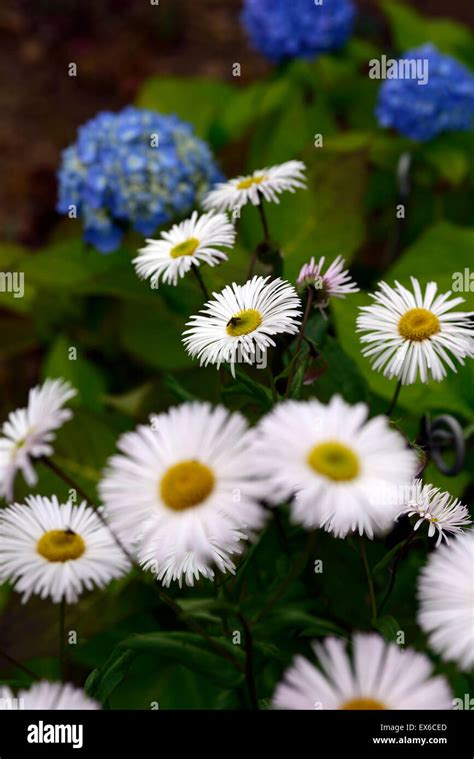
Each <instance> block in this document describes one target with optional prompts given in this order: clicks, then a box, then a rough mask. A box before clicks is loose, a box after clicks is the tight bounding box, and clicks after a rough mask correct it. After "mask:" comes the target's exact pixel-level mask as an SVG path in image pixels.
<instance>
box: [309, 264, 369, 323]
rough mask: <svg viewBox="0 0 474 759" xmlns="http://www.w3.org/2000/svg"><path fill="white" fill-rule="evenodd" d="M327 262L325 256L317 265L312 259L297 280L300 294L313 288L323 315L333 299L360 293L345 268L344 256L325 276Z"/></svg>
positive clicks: (331, 266) (330, 267) (332, 265)
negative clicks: (325, 263)
mask: <svg viewBox="0 0 474 759" xmlns="http://www.w3.org/2000/svg"><path fill="white" fill-rule="evenodd" d="M325 260H326V257H325V256H323V257H322V258H320V259H319V261H318V263H316V261H315V259H314V257H313V258H311V261H310V262H309V263H307V264H304V266H302V268H301V271H300V273H299V275H298V278H297V280H296V289H297V291H298V292H303V291H304V290H306V289H307V288H308V287H310V288H312V293H313V295H314V297H315V300H316V304H317V306H318V308H319V310H320V311H321V313H322V314H323V315H324V309H325V308H327V306H328V304H329V300H330V299H331V298H345V297H346V295H350V294H351V293H358V292H359V288H358V287H357V285H356V283H355V282H353V281H352V279H351V275H350V274H349V270H348V269H345V268H344V267H345V265H346V262H345V260H344V259H343V257H342V256H337V258H336V259H335V260H334V261H333V262H332V264H331V265H330V266H329V268H328V270H327V271H326V273H325V274H323V267H324V262H325Z"/></svg>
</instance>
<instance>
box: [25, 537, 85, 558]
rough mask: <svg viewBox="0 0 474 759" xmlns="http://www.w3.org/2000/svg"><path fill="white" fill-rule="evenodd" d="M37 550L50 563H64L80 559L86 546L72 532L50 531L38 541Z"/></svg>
mask: <svg viewBox="0 0 474 759" xmlns="http://www.w3.org/2000/svg"><path fill="white" fill-rule="evenodd" d="M36 550H37V551H38V553H39V554H40V555H41V556H44V558H45V559H47V560H48V561H62V562H64V561H71V560H74V559H79V557H80V556H82V554H83V553H84V551H85V550H86V546H85V543H84V541H83V539H82V538H81V536H80V535H77V533H75V532H73V531H72V530H48V532H45V533H44V535H42V536H41V537H40V539H39V540H38V542H37V544H36Z"/></svg>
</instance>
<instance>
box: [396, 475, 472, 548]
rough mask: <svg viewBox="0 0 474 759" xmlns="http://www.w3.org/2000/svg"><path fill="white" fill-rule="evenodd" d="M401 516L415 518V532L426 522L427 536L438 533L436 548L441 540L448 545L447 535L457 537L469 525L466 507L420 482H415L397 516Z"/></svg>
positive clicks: (446, 494)
mask: <svg viewBox="0 0 474 759" xmlns="http://www.w3.org/2000/svg"><path fill="white" fill-rule="evenodd" d="M402 514H404V515H406V516H408V517H412V516H416V517H417V521H416V524H415V527H414V529H415V530H417V529H418V528H419V527H420V525H421V524H423V522H428V536H429V537H430V538H432V537H433V535H434V534H435V533H436V532H438V540H437V541H436V545H437V546H438V545H439V544H440V543H441V541H442V539H443V538H444V539H445V541H446V543H448V534H449V535H459V534H460V533H462V532H463V527H467V526H468V525H470V524H471V518H470V515H469V510H468V508H467V506H463V505H462V503H461V501H460V500H458V499H457V498H454V497H453V496H452V495H450V494H449V493H445V492H441V490H440V489H439V488H435V487H433V485H423V482H422V481H421V480H415V482H414V484H413V487H412V497H411V498H410V500H409V501H408V503H407V505H406V507H405V508H404V509H403V511H401V512H400V514H399V515H398V516H401V515H402Z"/></svg>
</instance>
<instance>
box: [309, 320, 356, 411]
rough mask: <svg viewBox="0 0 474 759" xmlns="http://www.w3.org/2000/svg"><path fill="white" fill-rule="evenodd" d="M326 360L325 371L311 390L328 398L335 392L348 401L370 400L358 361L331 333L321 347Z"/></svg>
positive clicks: (310, 387) (319, 396) (323, 397)
mask: <svg viewBox="0 0 474 759" xmlns="http://www.w3.org/2000/svg"><path fill="white" fill-rule="evenodd" d="M321 352H322V356H323V358H324V360H325V362H326V370H325V372H324V373H323V374H322V375H321V376H320V377H319V378H318V379H317V380H316V381H315V382H314V383H313V384H312V385H310V386H309V391H310V392H317V395H318V398H320V399H321V400H323V401H324V400H327V401H329V399H330V398H331V396H332V395H333V394H334V392H337V393H339V394H340V395H342V397H343V398H344V399H345V400H346V401H347V402H348V403H357V402H359V401H366V402H367V401H368V397H369V393H368V386H367V382H366V381H365V379H364V377H363V376H362V374H361V372H360V370H359V368H358V366H357V363H356V362H355V361H354V359H353V358H351V357H350V356H349V355H348V354H347V353H346V352H345V351H344V350H343V348H341V346H340V345H339V343H338V341H337V340H336V339H335V338H334V337H332V336H331V335H327V336H326V337H325V339H324V343H323V345H322V347H321Z"/></svg>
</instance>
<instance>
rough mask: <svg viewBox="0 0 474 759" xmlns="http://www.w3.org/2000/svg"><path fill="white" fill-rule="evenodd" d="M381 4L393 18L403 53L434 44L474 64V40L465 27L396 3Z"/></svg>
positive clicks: (382, 0) (386, 0) (388, 0)
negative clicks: (429, 16) (428, 43)
mask: <svg viewBox="0 0 474 759" xmlns="http://www.w3.org/2000/svg"><path fill="white" fill-rule="evenodd" d="M380 4H381V6H382V8H383V10H384V11H385V13H386V14H387V16H388V18H389V21H390V24H391V27H392V34H393V37H394V41H395V44H396V46H397V49H398V51H399V52H400V53H404V52H405V51H406V50H408V49H411V48H414V47H418V46H419V45H423V44H424V43H426V42H432V43H433V44H434V45H436V47H438V48H439V49H440V50H441V51H442V52H444V53H449V54H451V55H457V56H458V57H459V58H461V59H462V60H465V61H466V62H467V63H471V64H473V63H474V36H473V35H472V34H471V33H470V31H469V30H468V29H467V28H466V27H465V26H463V25H462V24H459V23H458V22H457V21H453V20H452V19H449V18H443V19H437V18H435V19H431V18H426V16H422V15H421V14H420V13H418V11H417V10H416V9H414V8H412V7H410V6H409V5H408V4H404V3H400V2H395V1H394V0H381V3H380Z"/></svg>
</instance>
